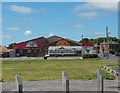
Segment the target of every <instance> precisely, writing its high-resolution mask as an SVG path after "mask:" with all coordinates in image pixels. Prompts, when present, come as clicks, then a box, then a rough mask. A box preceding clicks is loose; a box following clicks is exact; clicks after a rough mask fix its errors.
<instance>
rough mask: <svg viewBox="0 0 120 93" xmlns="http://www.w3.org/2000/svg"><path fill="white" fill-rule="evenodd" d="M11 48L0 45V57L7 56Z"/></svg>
mask: <svg viewBox="0 0 120 93" xmlns="http://www.w3.org/2000/svg"><path fill="white" fill-rule="evenodd" d="M12 50H13V49H8V48H6V47H5V46H1V47H0V57H9V52H10V51H12Z"/></svg>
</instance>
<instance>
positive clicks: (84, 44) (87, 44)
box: [82, 43, 94, 47]
mask: <svg viewBox="0 0 120 93" xmlns="http://www.w3.org/2000/svg"><path fill="white" fill-rule="evenodd" d="M82 46H84V47H85V46H89V47H94V44H93V43H83V44H82Z"/></svg>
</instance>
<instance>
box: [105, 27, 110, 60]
mask: <svg viewBox="0 0 120 93" xmlns="http://www.w3.org/2000/svg"><path fill="white" fill-rule="evenodd" d="M108 34H110V32H108V27H106V49H107V55H106V58H109V52H108Z"/></svg>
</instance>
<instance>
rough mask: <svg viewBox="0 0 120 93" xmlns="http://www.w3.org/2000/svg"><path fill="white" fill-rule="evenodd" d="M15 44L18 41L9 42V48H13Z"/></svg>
mask: <svg viewBox="0 0 120 93" xmlns="http://www.w3.org/2000/svg"><path fill="white" fill-rule="evenodd" d="M15 44H16V43H11V44H9V46H8V48H9V49H13V46H14V45H15Z"/></svg>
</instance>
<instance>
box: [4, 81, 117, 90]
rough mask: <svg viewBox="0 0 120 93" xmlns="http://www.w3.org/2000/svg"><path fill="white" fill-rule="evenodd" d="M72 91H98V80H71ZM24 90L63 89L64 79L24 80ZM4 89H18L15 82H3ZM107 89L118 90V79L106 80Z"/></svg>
mask: <svg viewBox="0 0 120 93" xmlns="http://www.w3.org/2000/svg"><path fill="white" fill-rule="evenodd" d="M69 84H70V86H69V89H70V91H97V80H70V81H69ZM23 88H24V89H23V90H24V91H62V80H41V81H24V82H23ZM2 90H3V91H16V83H15V82H3V83H2ZM104 90H105V91H118V82H117V80H104Z"/></svg>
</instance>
